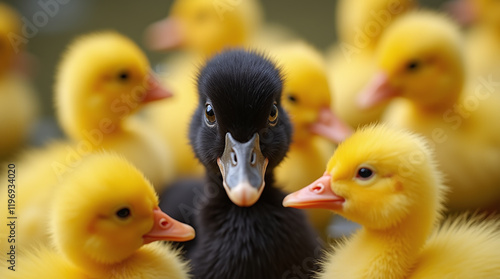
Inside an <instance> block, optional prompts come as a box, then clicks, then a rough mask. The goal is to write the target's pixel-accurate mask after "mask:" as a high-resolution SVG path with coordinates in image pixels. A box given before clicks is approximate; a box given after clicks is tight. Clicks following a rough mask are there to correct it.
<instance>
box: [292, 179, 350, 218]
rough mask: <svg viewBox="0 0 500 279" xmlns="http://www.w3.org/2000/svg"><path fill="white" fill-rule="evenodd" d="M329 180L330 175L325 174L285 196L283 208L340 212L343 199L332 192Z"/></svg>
mask: <svg viewBox="0 0 500 279" xmlns="http://www.w3.org/2000/svg"><path fill="white" fill-rule="evenodd" d="M331 180H332V177H331V175H330V174H328V173H326V172H325V174H323V176H322V177H320V178H319V179H317V180H316V181H314V182H313V183H311V184H309V185H308V186H307V187H305V188H303V189H301V190H299V191H297V192H293V193H291V194H289V195H288V196H286V197H285V199H284V200H283V206H284V207H295V208H322V209H330V210H335V211H338V210H341V209H342V205H343V204H344V202H345V199H344V198H343V197H340V196H338V195H337V194H335V193H334V192H333V191H332V188H331V187H330V184H331Z"/></svg>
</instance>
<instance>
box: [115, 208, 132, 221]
mask: <svg viewBox="0 0 500 279" xmlns="http://www.w3.org/2000/svg"><path fill="white" fill-rule="evenodd" d="M115 214H116V216H118V218H120V219H126V218H127V217H129V216H130V209H128V207H124V208H121V209H119V210H118V211H116V213H115Z"/></svg>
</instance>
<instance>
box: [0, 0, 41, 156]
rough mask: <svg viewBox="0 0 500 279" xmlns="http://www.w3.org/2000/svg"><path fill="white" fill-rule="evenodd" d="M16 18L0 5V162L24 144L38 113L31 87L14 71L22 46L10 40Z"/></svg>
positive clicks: (18, 25) (17, 25) (15, 29)
mask: <svg viewBox="0 0 500 279" xmlns="http://www.w3.org/2000/svg"><path fill="white" fill-rule="evenodd" d="M20 18H21V17H20V16H19V14H17V12H16V11H14V10H13V9H11V8H10V7H8V6H7V5H5V4H3V3H0V135H2V136H1V137H0V159H2V158H6V157H8V156H10V155H13V153H15V151H17V150H18V149H19V148H20V147H21V146H22V145H23V144H24V143H26V139H27V138H28V136H29V133H30V130H31V128H32V125H33V123H34V122H35V118H36V115H37V110H38V106H37V101H36V98H35V92H34V90H33V88H31V86H30V85H29V82H28V81H27V79H26V78H25V77H23V76H22V75H21V74H20V73H16V71H15V70H14V68H15V64H16V63H17V61H16V60H19V59H20V56H21V55H22V54H21V51H22V46H21V45H16V44H13V43H12V41H11V40H14V39H15V37H14V36H15V35H18V34H21V20H20Z"/></svg>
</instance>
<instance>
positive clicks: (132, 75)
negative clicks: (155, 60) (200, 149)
mask: <svg viewBox="0 0 500 279" xmlns="http://www.w3.org/2000/svg"><path fill="white" fill-rule="evenodd" d="M170 96H171V93H170V92H168V91H165V90H164V89H163V88H162V87H161V86H160V85H159V83H158V81H157V80H156V79H155V77H154V76H153V74H152V72H151V69H150V67H149V62H148V60H147V58H146V56H145V55H144V53H143V52H142V51H141V50H140V49H139V48H138V47H137V45H136V44H135V43H134V42H132V41H131V40H129V39H128V38H126V37H124V36H122V35H120V34H117V33H113V32H105V33H96V34H91V35H87V36H84V37H82V38H80V39H77V40H76V41H75V42H74V43H73V44H72V45H71V46H70V47H69V49H68V51H67V53H66V54H65V55H64V57H63V59H62V62H61V64H60V65H59V69H58V73H57V77H56V85H55V100H56V109H57V118H58V120H59V123H60V124H61V126H62V128H63V130H64V132H65V133H66V134H67V135H68V136H69V137H70V138H71V139H73V140H74V141H75V142H77V143H78V144H79V145H86V146H85V147H84V148H88V149H90V150H88V151H92V150H99V149H106V150H113V151H116V152H117V153H119V154H123V155H124V156H125V157H126V158H127V159H128V160H129V161H131V162H132V163H133V164H134V165H135V166H136V167H137V168H139V169H140V170H141V171H142V172H143V173H144V174H145V175H146V177H147V178H148V179H150V180H151V182H152V183H153V185H155V187H162V186H163V185H164V184H165V182H166V181H167V179H170V178H171V177H173V174H174V173H175V171H174V170H173V169H174V164H173V162H171V159H170V156H169V150H167V149H166V147H165V145H164V144H163V143H162V141H161V140H160V138H159V136H158V135H156V133H155V132H154V130H153V128H152V127H149V126H148V124H147V123H145V121H138V120H137V119H127V117H128V116H130V115H132V114H133V113H134V112H136V111H137V110H138V109H139V108H141V106H142V105H143V104H146V103H149V102H151V101H156V100H160V99H164V98H168V97H170ZM157 189H158V190H159V191H161V188H157Z"/></svg>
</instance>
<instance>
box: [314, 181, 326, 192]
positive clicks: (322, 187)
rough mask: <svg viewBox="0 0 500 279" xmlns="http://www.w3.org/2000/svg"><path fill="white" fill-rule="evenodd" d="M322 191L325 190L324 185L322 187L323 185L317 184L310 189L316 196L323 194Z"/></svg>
mask: <svg viewBox="0 0 500 279" xmlns="http://www.w3.org/2000/svg"><path fill="white" fill-rule="evenodd" d="M324 189H325V185H323V183H318V184H316V185H314V186H313V187H311V191H313V192H315V193H317V194H319V193H321V192H323V190H324Z"/></svg>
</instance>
